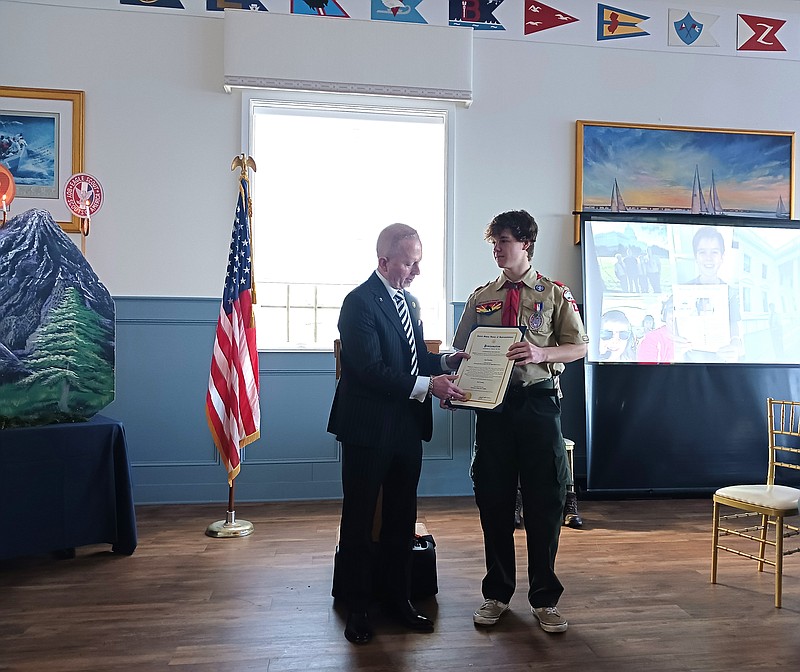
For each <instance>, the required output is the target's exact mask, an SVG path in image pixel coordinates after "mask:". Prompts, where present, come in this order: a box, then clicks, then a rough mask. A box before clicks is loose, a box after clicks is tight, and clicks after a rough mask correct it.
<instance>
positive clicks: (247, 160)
mask: <svg viewBox="0 0 800 672" xmlns="http://www.w3.org/2000/svg"><path fill="white" fill-rule="evenodd" d="M236 168H239V169H240V171H241V172H240V175H239V180H240V182H241V181H245V182H246V183H247V187H248V189H247V194H248V199H247V203H245V204H244V207H245V208H247V211H248V220H249V219H250V218H252V214H253V213H252V202H251V200H250V197H249V184H250V180H249V179H248V169H251V170H253V171H255V170H256V162H255V161H254V160H253V157H251V156H248V155H247V154H244V153H242V154H239V155H238V156H236V157H235V158H234V159H233V162H232V163H231V170H236ZM250 236H251V238H252V230H251V231H250ZM251 253H252V246H251ZM250 291H251V292H252V293H253V295H255V282H253V288H252V289H251V290H250ZM253 298H255V296H253ZM253 303H255V301H253ZM251 326H252V325H251ZM212 431H213V430H212ZM254 438H258V434H257V433H256V435H255V436H254V437H251V440H252V439H254ZM238 472H239V468H238V466H237V467H236V471H235V472H233V474H232V477H229V479H228V510H227V512H226V516H225V520H218V521H216V522H214V523H211V525H209V526H208V528H206V535H207V536H209V537H215V538H231V537H246V536H248V535H250V534H252V533H253V530H254V527H253V523H251V522H250V521H248V520H237V519H236V509H235V506H234V484H235V482H236V481H235V478H236V475H237V474H238Z"/></svg>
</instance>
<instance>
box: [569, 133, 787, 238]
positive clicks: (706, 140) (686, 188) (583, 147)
mask: <svg viewBox="0 0 800 672" xmlns="http://www.w3.org/2000/svg"><path fill="white" fill-rule="evenodd" d="M794 136H795V134H794V131H747V130H740V129H732V128H701V127H695V126H659V125H655V124H625V123H617V122H604V121H581V120H579V121H577V122H576V143H575V150H576V152H575V211H576V212H577V213H581V212H598V213H604V212H605V213H613V212H621V211H623V210H626V211H627V212H631V211H633V212H642V213H671V214H675V213H682V212H687V213H689V212H691V213H692V214H701V215H702V214H731V215H737V214H738V215H742V214H744V215H745V216H759V217H776V218H778V219H781V218H783V219H788V218H790V217H791V218H793V217H794V213H795V202H794V162H795V156H794V155H795V143H794ZM756 162H757V163H756ZM765 175H766V176H767V179H766V183H765ZM717 188H719V196H720V203H721V206H720V207H719V208H717V210H716V211H713V212H712V211H710V210H709V211H707V212H706V211H700V212H697V211H696V210H695V209H693V207H692V206H693V197H694V196H695V195H696V194H699V196H698V198H697V200H698V201H704V200H706V199H707V198H709V194H711V193H712V191H713V193H714V196H716V194H717ZM574 241H575V244H578V243H580V242H581V230H580V217H579V216H576V217H575V232H574Z"/></svg>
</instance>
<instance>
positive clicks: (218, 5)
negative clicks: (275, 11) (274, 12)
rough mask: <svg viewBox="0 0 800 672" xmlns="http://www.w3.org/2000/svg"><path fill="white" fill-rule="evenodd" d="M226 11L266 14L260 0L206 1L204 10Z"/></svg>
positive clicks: (266, 10) (265, 9)
mask: <svg viewBox="0 0 800 672" xmlns="http://www.w3.org/2000/svg"><path fill="white" fill-rule="evenodd" d="M226 9H250V10H252V11H254V12H268V11H269V10H268V9H267V8H266V7H264V5H263V4H262V3H261V2H260V0H206V10H207V11H209V12H221V11H223V10H226Z"/></svg>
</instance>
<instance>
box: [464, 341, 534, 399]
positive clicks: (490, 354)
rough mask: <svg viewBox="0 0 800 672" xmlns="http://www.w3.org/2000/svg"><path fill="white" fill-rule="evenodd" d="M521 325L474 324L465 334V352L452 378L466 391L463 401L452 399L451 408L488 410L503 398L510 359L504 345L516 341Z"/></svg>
mask: <svg viewBox="0 0 800 672" xmlns="http://www.w3.org/2000/svg"><path fill="white" fill-rule="evenodd" d="M524 333H525V327H485V326H484V327H476V328H475V329H474V330H473V331H472V333H471V334H470V335H469V340H468V341H467V347H466V348H465V350H466V352H468V353H469V355H470V358H469V359H462V360H461V363H460V365H459V367H458V371H457V372H456V375H457V376H458V377H457V378H456V380H455V381H454V382H455V384H456V385H458V386H459V387H460V388H461V389H462V390H463V391H464V392H465V394H466V395H467V400H466V401H453V402H451V406H453V407H454V408H472V409H475V410H482V411H492V410H496V409H498V408H499V407H500V406H501V405H502V403H503V400H504V399H505V396H506V391H507V390H508V384H509V382H510V381H511V371H512V370H513V369H514V362H513V360H511V359H509V358H508V357H506V353H507V352H508V349H509V348H510V347H511V345H512V344H514V343H519V342H520V341H521V340H522V336H523V334H524Z"/></svg>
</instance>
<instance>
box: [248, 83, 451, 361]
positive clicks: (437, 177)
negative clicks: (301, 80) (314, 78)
mask: <svg viewBox="0 0 800 672" xmlns="http://www.w3.org/2000/svg"><path fill="white" fill-rule="evenodd" d="M438 104H439V105H441V106H444V104H443V103H438ZM418 105H422V103H418ZM249 109H250V133H251V138H250V154H251V155H252V156H253V158H254V159H255V161H256V164H257V171H256V172H255V174H254V175H253V178H252V184H253V188H252V193H253V241H254V255H253V256H254V269H255V280H256V298H257V308H256V320H257V324H258V328H257V334H258V346H259V349H262V350H264V349H289V350H295V349H331V348H332V347H333V341H334V339H335V338H337V337H338V335H339V334H338V330H337V328H336V322H337V320H338V317H339V308H340V307H341V303H342V300H343V299H344V297H345V295H346V294H347V292H349V291H350V290H351V289H352V288H353V287H355V286H357V285H359V284H360V283H362V282H363V281H364V280H366V279H367V277H368V276H369V274H370V273H371V272H372V271H373V270H374V269H375V267H376V265H377V257H376V253H375V242H376V240H377V237H378V233H379V232H380V230H381V229H383V228H384V227H385V226H387V225H389V224H392V223H394V222H403V223H405V224H409V225H411V226H413V227H414V228H416V229H417V230H418V231H419V234H420V238H421V240H422V251H423V257H422V263H421V269H422V273H421V275H420V276H419V277H418V278H417V279H416V280H415V281H414V284H413V285H412V288H411V291H412V292H413V293H414V294H415V295H416V296H417V297H419V298H420V302H421V304H422V308H423V320H424V322H425V336H426V338H429V339H441V340H443V341H444V340H445V338H446V317H447V312H446V306H447V303H446V289H445V287H446V276H445V269H446V268H447V265H446V263H445V262H446V254H447V245H446V240H447V231H448V227H447V217H448V212H449V208H448V188H447V187H448V175H449V172H448V153H447V147H448V110H446V109H421V108H420V107H405V106H395V105H394V104H393V106H391V107H389V106H384V107H380V106H375V105H361V104H359V105H354V104H344V103H339V102H336V103H327V102H306V101H293V100H264V99H263V94H262V99H259V100H256V99H255V98H253V99H251V100H250V101H249Z"/></svg>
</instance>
